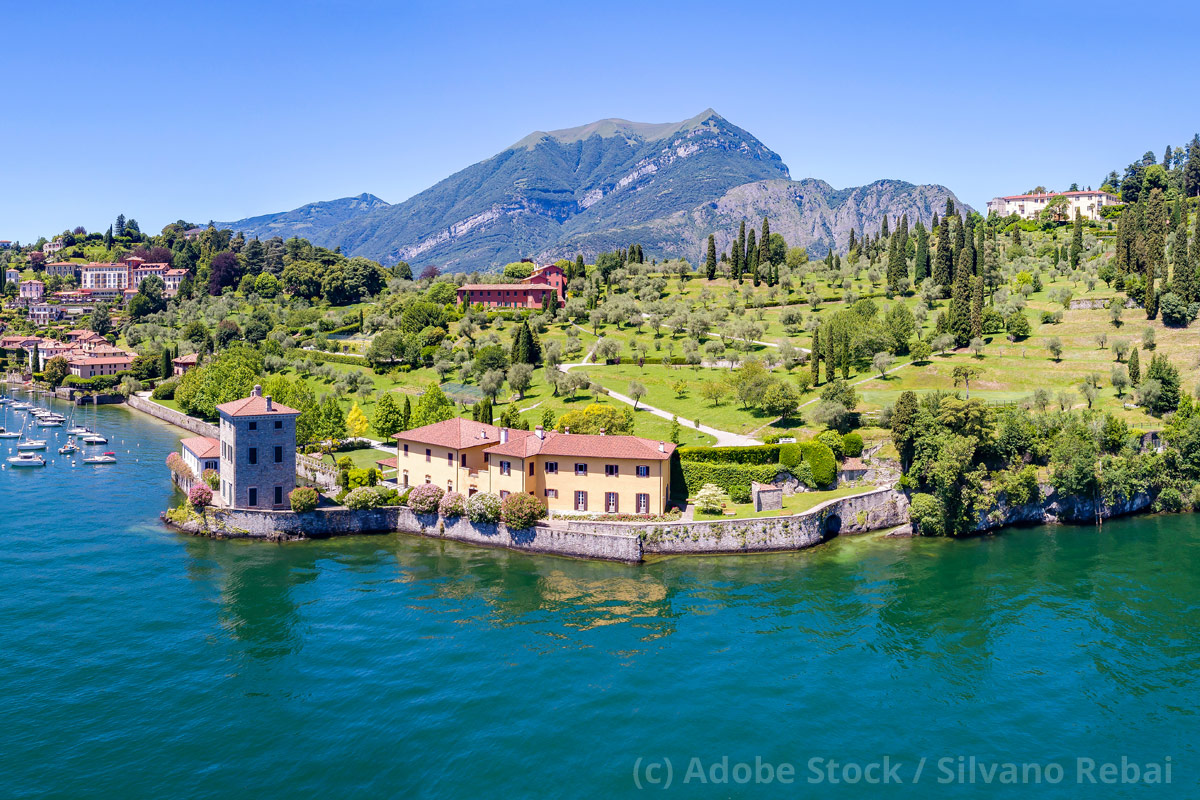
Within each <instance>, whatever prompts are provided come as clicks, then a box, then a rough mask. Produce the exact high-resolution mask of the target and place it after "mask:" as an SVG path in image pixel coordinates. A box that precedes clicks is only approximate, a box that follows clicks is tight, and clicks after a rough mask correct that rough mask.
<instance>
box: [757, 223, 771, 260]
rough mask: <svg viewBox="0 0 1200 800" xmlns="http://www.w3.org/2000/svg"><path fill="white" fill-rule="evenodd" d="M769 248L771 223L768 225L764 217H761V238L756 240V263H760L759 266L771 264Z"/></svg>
mask: <svg viewBox="0 0 1200 800" xmlns="http://www.w3.org/2000/svg"><path fill="white" fill-rule="evenodd" d="M770 247H771V223H769V222H768V221H767V218H766V217H763V224H762V236H760V237H759V240H758V263H760V264H769V263H771V252H770Z"/></svg>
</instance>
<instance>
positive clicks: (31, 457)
mask: <svg viewBox="0 0 1200 800" xmlns="http://www.w3.org/2000/svg"><path fill="white" fill-rule="evenodd" d="M8 463H9V464H12V465H13V466H14V467H44V466H46V459H44V458H42V457H41V456H39V455H38V454H37V453H18V454H17V455H15V456H13V457H12V458H10V459H8Z"/></svg>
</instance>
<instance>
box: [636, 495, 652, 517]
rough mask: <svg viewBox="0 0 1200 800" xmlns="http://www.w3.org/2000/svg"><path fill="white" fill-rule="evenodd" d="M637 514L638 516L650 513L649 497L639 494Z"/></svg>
mask: <svg viewBox="0 0 1200 800" xmlns="http://www.w3.org/2000/svg"><path fill="white" fill-rule="evenodd" d="M637 513H639V514H649V513H650V495H648V494H639V495H638V496H637Z"/></svg>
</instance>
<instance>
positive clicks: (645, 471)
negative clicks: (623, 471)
mask: <svg viewBox="0 0 1200 800" xmlns="http://www.w3.org/2000/svg"><path fill="white" fill-rule="evenodd" d="M637 476H638V477H639V478H649V477H650V468H649V467H648V466H646V465H645V464H638V468H637Z"/></svg>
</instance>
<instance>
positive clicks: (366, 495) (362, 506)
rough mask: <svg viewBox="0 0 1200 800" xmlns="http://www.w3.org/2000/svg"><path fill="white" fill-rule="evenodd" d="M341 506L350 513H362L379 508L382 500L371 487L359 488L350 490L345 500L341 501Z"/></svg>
mask: <svg viewBox="0 0 1200 800" xmlns="http://www.w3.org/2000/svg"><path fill="white" fill-rule="evenodd" d="M342 503H343V505H345V506H346V508H349V509H351V510H352V511H364V510H366V509H368V508H379V506H380V505H381V504H382V503H383V498H382V497H380V496H379V492H377V491H375V489H374V488H373V487H371V486H360V487H358V488H357V489H352V490H351V491H350V493H349V494H347V495H346V498H345V499H344V500H342Z"/></svg>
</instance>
